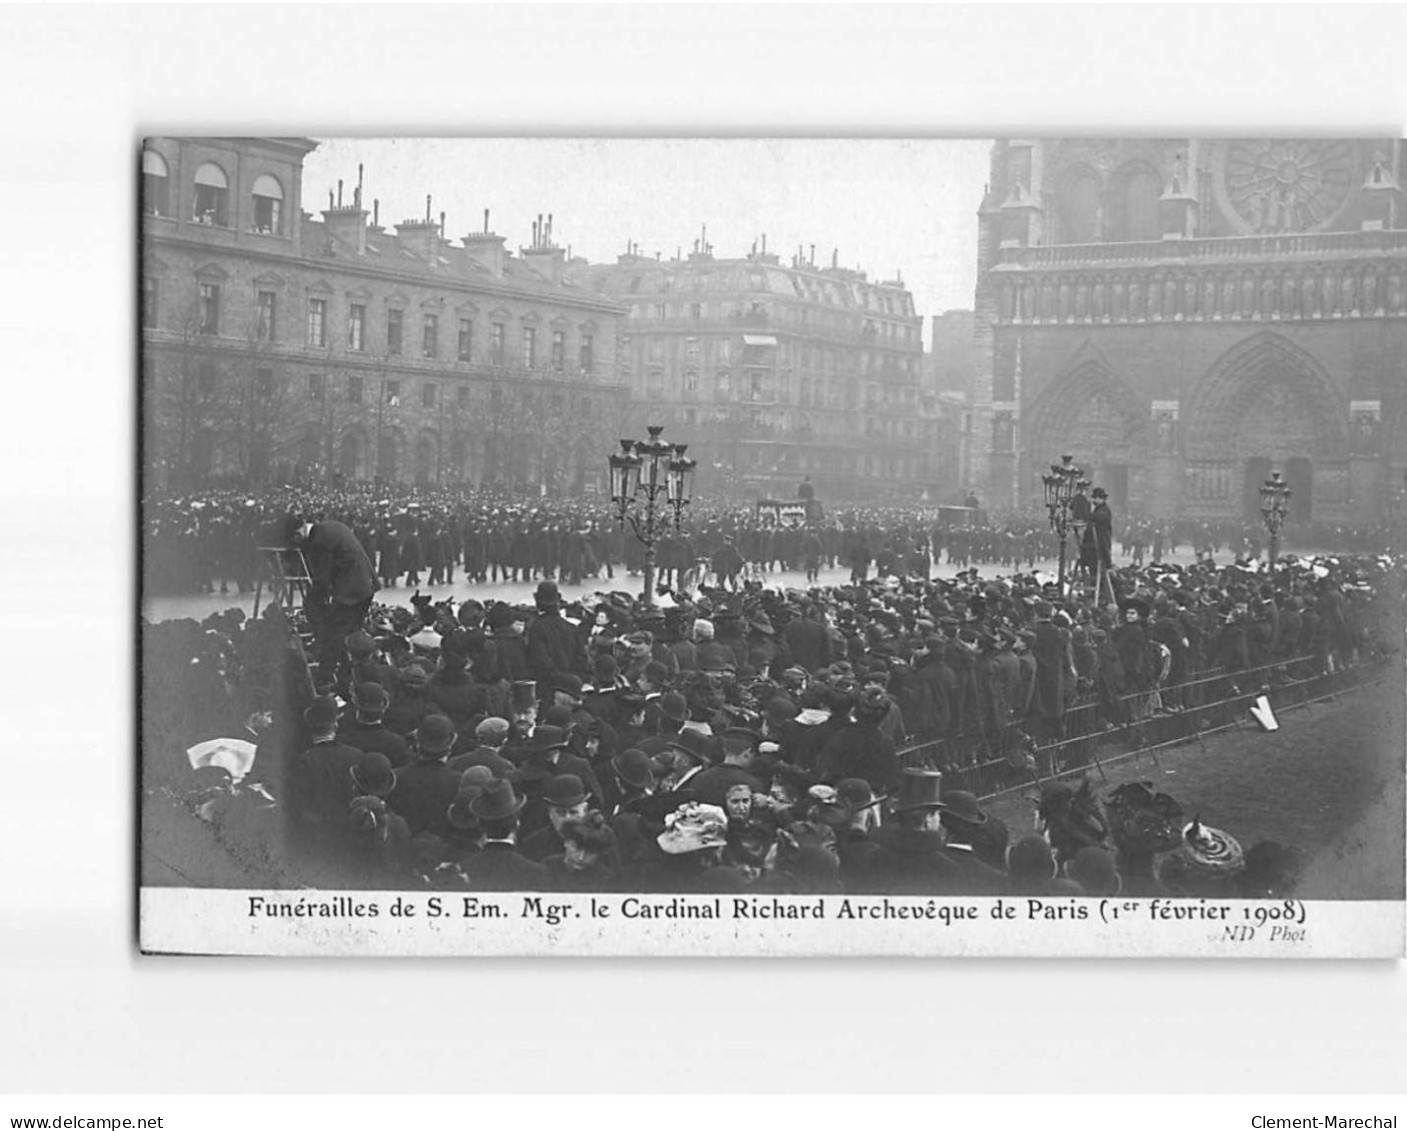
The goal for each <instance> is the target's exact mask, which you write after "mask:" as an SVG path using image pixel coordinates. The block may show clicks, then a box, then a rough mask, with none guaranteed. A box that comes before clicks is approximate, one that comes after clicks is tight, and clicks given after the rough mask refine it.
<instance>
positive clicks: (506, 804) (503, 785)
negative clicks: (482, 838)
mask: <svg viewBox="0 0 1407 1131" xmlns="http://www.w3.org/2000/svg"><path fill="white" fill-rule="evenodd" d="M523 804H524V799H523V798H521V797H519V796H518V795H517V794H516V793H514V792H513V783H512V782H508V781H503V780H501V779H497V778H496V779H494V780H493V781H491V782H489V784H488V785H486V786H484V791H483V792H482V793H481V794H479V796H478V797H476V798H474V799H473V800H472V801H470V802H469V811H470V812H471V813H473V814H474V816H476V817H478V818H479V820H481V821H501V820H504V819H506V818H508V817H512V816H513V815H514V814H516V813H517V812H518V811H519V810H520V809H522V807H523Z"/></svg>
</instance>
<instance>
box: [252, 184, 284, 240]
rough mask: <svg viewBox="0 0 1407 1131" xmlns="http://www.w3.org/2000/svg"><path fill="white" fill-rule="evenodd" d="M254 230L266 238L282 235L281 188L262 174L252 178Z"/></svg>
mask: <svg viewBox="0 0 1407 1131" xmlns="http://www.w3.org/2000/svg"><path fill="white" fill-rule="evenodd" d="M253 195H254V230H255V231H256V232H261V233H263V234H264V235H266V236H277V235H282V234H283V186H281V185H280V184H279V183H278V180H277V179H276V178H274V177H271V176H269V174H268V173H264V174H262V175H260V176H258V177H255V178H254V193H253Z"/></svg>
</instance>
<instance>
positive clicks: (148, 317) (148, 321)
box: [142, 275, 161, 329]
mask: <svg viewBox="0 0 1407 1131" xmlns="http://www.w3.org/2000/svg"><path fill="white" fill-rule="evenodd" d="M160 294H161V287H160V284H159V283H158V282H157V281H156V280H155V279H154V278H152V277H151V276H150V275H143V276H142V325H143V326H148V327H150V328H152V329H156V327H157V326H158V325H159V324H160V323H159V321H158V317H157V307H158V298H159V297H160Z"/></svg>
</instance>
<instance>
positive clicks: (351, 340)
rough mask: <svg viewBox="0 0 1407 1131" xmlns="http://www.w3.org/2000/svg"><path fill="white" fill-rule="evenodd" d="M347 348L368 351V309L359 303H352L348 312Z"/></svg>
mask: <svg viewBox="0 0 1407 1131" xmlns="http://www.w3.org/2000/svg"><path fill="white" fill-rule="evenodd" d="M347 348H348V349H350V350H364V349H366V307H365V306H363V305H362V304H361V303H359V302H354V303H352V306H351V309H350V310H349V311H348V312H347Z"/></svg>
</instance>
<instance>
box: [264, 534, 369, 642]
mask: <svg viewBox="0 0 1407 1131" xmlns="http://www.w3.org/2000/svg"><path fill="white" fill-rule="evenodd" d="M285 527H286V531H287V533H288V534H289V535H290V536H291V538H290V544H291V545H293V546H295V547H297V548H298V549H300V550H302V551H303V559H304V561H306V562H307V565H308V575H309V577H310V578H311V579H312V583H311V584H310V585H309V587H308V593H307V596H306V598H305V601H304V608H305V610H306V612H307V614H308V623H309V625H311V626H312V629H313V632H314V633H315V634H316V637H317V641H316V644H317V650H318V653H319V658H320V659H321V660H322V661H323V662H331V663H338V662H341V661H343V660H345V659H346V655H347V653H346V646H347V644H346V642H347V637H348V635H349V634H350V633H352V632H354V631H355V630H356V629H358V628H360V627H361V626H362V622H363V621H365V620H366V614H367V610H368V609H370V608H371V599H372V597H374V596H375V595H376V591H377V589H378V588H380V586H378V585H377V583H376V570H375V569H374V568H373V567H372V564H371V559H370V558H368V557H367V555H366V551H365V550H364V549H362V544H361V543H360V542H358V541H357V536H356V535H355V534H354V533H352V530H351V528H350V527H348V526H345V525H344V524H342V523H340V522H316V523H314V522H306V521H304V520H303V519H302V518H300V517H298V516H296V515H289V516H288V519H287V520H286V523H285Z"/></svg>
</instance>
